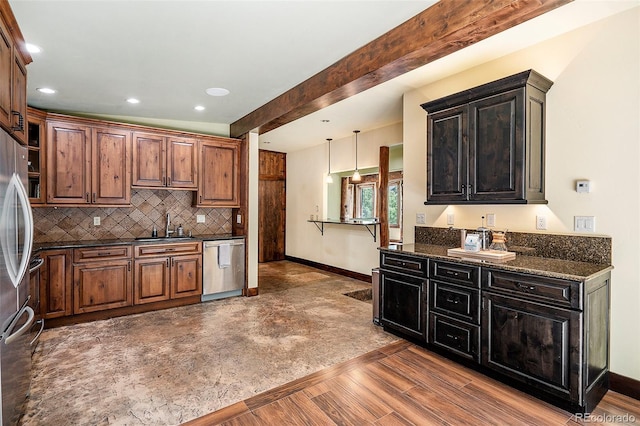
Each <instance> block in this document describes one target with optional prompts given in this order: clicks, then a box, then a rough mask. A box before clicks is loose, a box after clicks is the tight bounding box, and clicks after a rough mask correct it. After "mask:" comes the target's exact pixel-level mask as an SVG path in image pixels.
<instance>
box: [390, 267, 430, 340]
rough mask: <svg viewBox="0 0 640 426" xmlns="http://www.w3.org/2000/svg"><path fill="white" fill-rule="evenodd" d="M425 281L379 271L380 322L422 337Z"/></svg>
mask: <svg viewBox="0 0 640 426" xmlns="http://www.w3.org/2000/svg"><path fill="white" fill-rule="evenodd" d="M426 286H427V284H426V280H424V279H422V278H417V277H411V276H408V275H401V274H394V273H389V272H387V271H381V273H380V295H381V296H380V299H381V304H380V322H381V323H382V325H383V326H384V327H389V328H392V329H395V330H397V331H400V332H402V333H404V334H407V335H409V336H411V337H413V338H415V339H419V340H424V339H425V326H426V321H425V318H426V311H425V308H426V304H425V294H426Z"/></svg>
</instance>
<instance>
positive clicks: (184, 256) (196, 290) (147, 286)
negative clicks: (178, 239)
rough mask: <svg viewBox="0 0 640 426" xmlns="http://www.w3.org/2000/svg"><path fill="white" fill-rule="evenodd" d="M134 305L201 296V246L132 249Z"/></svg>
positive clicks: (154, 245) (140, 247) (141, 246)
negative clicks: (133, 256) (133, 261)
mask: <svg viewBox="0 0 640 426" xmlns="http://www.w3.org/2000/svg"><path fill="white" fill-rule="evenodd" d="M134 268H135V278H134V303H135V304H136V305H138V304H144V303H151V302H159V301H163V300H170V299H178V298H183V297H189V296H199V295H201V294H202V243H201V242H199V241H190V242H185V243H165V244H149V245H136V246H135V265H134Z"/></svg>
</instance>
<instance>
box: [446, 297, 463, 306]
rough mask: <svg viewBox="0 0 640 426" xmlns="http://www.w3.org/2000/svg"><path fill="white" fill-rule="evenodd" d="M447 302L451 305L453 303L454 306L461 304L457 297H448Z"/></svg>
mask: <svg viewBox="0 0 640 426" xmlns="http://www.w3.org/2000/svg"><path fill="white" fill-rule="evenodd" d="M446 300H447V302H449V303H453V304H454V305H457V304H458V303H460V299H458V298H457V297H455V298H453V297H447V299H446Z"/></svg>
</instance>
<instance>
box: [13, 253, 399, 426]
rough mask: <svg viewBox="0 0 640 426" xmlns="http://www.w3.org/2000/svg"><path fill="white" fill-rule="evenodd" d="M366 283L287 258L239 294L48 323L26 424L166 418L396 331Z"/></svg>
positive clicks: (330, 361)
mask: <svg viewBox="0 0 640 426" xmlns="http://www.w3.org/2000/svg"><path fill="white" fill-rule="evenodd" d="M367 287H370V285H369V284H367V283H364V282H361V281H357V280H353V279H350V278H345V277H341V276H339V275H335V274H331V273H328V272H324V271H320V270H317V269H314V268H310V267H307V266H304V265H300V264H296V263H291V262H287V261H282V262H272V263H266V264H261V265H260V269H259V291H260V295H259V296H257V297H251V298H245V297H235V298H230V299H225V300H218V301H212V302H207V303H203V304H199V305H192V306H186V307H180V308H173V309H167V310H163V311H156V312H150V313H145V314H139V315H131V316H127V317H121V318H114V319H109V320H104V321H96V322H92V323H86V324H80V325H73V326H68V327H61V328H56V329H51V330H47V331H45V333H43V335H42V337H41V341H40V344H39V347H38V350H37V352H36V354H35V356H34V369H33V378H32V389H31V397H30V399H29V401H28V406H27V413H26V415H25V416H24V418H23V419H22V422H21V424H23V425H160V424H162V425H173V424H180V423H182V422H185V421H188V420H191V419H194V418H196V417H200V416H202V415H204V414H207V413H209V412H212V411H215V410H217V409H219V408H222V407H225V406H227V405H230V404H232V403H235V402H238V401H241V400H244V399H246V398H249V397H251V396H254V395H256V394H258V393H261V392H263V391H265V390H268V389H271V388H273V387H276V386H278V385H281V384H284V383H287V382H289V381H291V380H294V379H297V378H300V377H303V376H306V375H308V374H310V373H312V372H315V371H318V370H321V369H323V368H326V367H329V366H331V365H334V364H336V363H339V362H342V361H346V360H348V359H351V358H354V357H356V356H359V355H361V354H364V353H366V352H368V351H371V350H373V349H376V348H379V347H382V346H384V345H386V344H388V343H391V342H393V341H396V340H398V338H397V337H395V336H393V335H390V334H388V333H385V332H384V331H383V330H382V329H381V328H380V327H376V326H375V325H373V323H372V318H371V316H372V313H371V311H372V308H371V303H370V302H363V301H360V300H356V299H354V298H352V297H347V296H345V295H344V293H347V292H352V291H356V290H361V289H365V288H367Z"/></svg>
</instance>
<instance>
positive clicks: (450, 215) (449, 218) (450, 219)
mask: <svg viewBox="0 0 640 426" xmlns="http://www.w3.org/2000/svg"><path fill="white" fill-rule="evenodd" d="M453 220H454V215H453V213H448V214H447V225H453Z"/></svg>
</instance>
